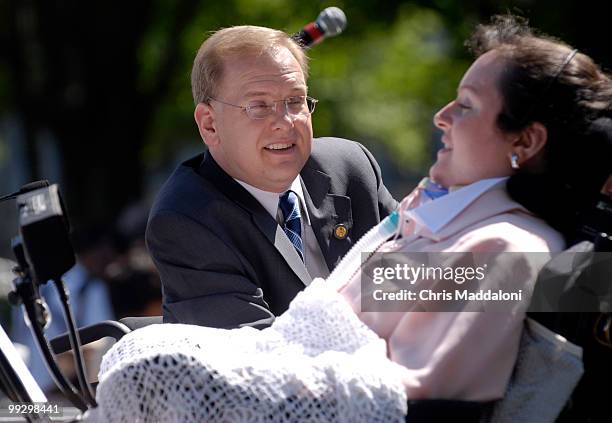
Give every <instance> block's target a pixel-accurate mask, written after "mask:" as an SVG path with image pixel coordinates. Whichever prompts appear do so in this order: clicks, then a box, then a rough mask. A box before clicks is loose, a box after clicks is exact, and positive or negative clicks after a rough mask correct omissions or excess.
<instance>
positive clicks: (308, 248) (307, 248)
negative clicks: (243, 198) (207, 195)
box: [234, 175, 329, 279]
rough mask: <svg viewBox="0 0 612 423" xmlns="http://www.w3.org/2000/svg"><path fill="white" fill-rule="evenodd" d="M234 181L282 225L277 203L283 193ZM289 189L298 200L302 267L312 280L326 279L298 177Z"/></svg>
mask: <svg viewBox="0 0 612 423" xmlns="http://www.w3.org/2000/svg"><path fill="white" fill-rule="evenodd" d="M234 180H235V181H236V182H238V183H239V184H240V185H242V186H243V187H244V189H246V190H247V191H248V192H249V194H251V195H252V196H253V197H255V199H256V200H257V201H259V203H260V204H261V205H262V206H263V208H264V209H266V211H267V212H268V213H270V216H272V218H273V219H274V220H276V221H277V222H279V224H282V223H283V220H284V219H283V214H282V212H281V211H280V210H279V207H278V202H279V200H280V197H281V195H283V194H284V193H283V192H281V193H278V192H268V191H263V190H261V189H259V188H256V187H254V186H252V185H249V184H247V183H246V182H243V181H239V180H238V179H234ZM289 189H290V190H291V191H293V192H295V193H296V195H297V197H298V198H299V203H300V211H301V222H302V241H303V242H304V265H305V266H306V270H307V271H308V273H309V274H310V276H311V278H313V279H314V278H319V277H320V278H326V277H327V276H328V275H329V269H328V268H327V264H326V263H325V258H324V257H323V253H322V252H321V247H319V242H318V241H317V238H316V236H315V234H314V231H313V229H312V225H311V224H310V216H309V215H308V209H307V208H306V201H305V200H304V190H303V188H302V182H301V178H300V175H298V176H297V177H296V178H295V179H294V180H293V182H292V183H291V186H290V187H289ZM287 239H289V238H287ZM290 242H291V241H290Z"/></svg>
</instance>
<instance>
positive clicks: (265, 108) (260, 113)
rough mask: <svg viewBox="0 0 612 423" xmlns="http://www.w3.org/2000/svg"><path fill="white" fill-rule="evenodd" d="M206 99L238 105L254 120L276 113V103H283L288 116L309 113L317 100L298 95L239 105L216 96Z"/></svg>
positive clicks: (233, 105) (313, 108) (228, 104)
mask: <svg viewBox="0 0 612 423" xmlns="http://www.w3.org/2000/svg"><path fill="white" fill-rule="evenodd" d="M208 100H213V101H216V102H218V103H221V104H225V105H227V106H232V107H238V108H239V109H242V110H244V111H245V112H246V114H247V116H248V117H249V118H251V119H254V120H260V119H265V118H267V117H268V116H272V115H273V114H275V113H276V105H277V104H278V103H284V104H285V111H286V112H287V114H288V115H290V116H299V115H302V116H303V115H310V114H312V113H313V112H314V110H315V106H316V105H317V102H318V101H319V100H317V99H314V98H312V97H308V96H304V95H298V96H294V97H288V98H285V99H284V100H277V101H274V102H272V103H266V102H263V101H250V102H249V103H247V105H246V106H239V105H237V104H231V103H226V102H225V101H221V100H217V99H216V98H212V97H208Z"/></svg>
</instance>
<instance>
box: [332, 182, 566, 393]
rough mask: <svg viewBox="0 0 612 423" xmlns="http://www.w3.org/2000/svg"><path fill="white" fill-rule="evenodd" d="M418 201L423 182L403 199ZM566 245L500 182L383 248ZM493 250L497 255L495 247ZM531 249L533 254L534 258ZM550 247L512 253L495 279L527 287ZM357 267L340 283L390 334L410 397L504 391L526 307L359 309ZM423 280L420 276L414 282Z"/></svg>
mask: <svg viewBox="0 0 612 423" xmlns="http://www.w3.org/2000/svg"><path fill="white" fill-rule="evenodd" d="M419 203H420V189H416V190H415V191H413V193H412V194H410V195H409V196H408V197H407V198H406V199H404V201H403V202H402V205H403V206H404V207H406V208H407V209H411V208H413V207H415V205H418V204H419ZM563 249H564V242H563V239H562V237H561V235H560V234H559V233H558V232H556V231H555V230H553V229H552V228H550V227H549V226H548V225H546V223H544V222H543V221H542V220H540V219H538V218H536V217H535V216H533V215H532V214H530V213H529V212H528V211H527V210H526V209H525V208H523V207H522V206H521V205H520V204H518V203H516V202H514V201H513V200H512V199H510V198H509V196H508V195H507V193H506V190H505V183H501V184H497V185H495V186H493V187H492V188H490V189H489V190H488V191H486V192H484V194H482V195H481V196H480V197H478V198H477V199H476V200H475V201H474V202H472V203H471V204H470V205H468V206H467V207H466V208H465V209H463V211H462V212H460V213H459V214H458V215H457V216H455V218H454V219H452V220H451V221H450V222H448V223H447V224H446V225H445V226H443V227H442V228H441V229H440V230H438V231H437V232H436V233H431V232H430V231H429V230H427V229H426V227H424V226H420V225H419V224H418V223H416V222H415V221H411V222H409V223H408V224H407V225H405V227H404V228H403V231H402V237H401V238H399V239H398V240H396V241H389V242H387V243H385V244H384V245H383V246H382V247H381V248H380V249H379V250H378V251H380V252H418V251H421V252H471V253H474V252H516V253H523V252H544V253H546V252H549V253H556V252H559V251H561V250H563ZM491 256H494V255H493V254H492V255H491ZM533 256H537V258H535V259H534V257H533ZM548 256H549V255H548V254H538V255H533V254H532V255H528V254H513V255H512V257H513V258H514V257H516V260H513V263H506V264H505V265H503V266H502V267H504V268H503V269H502V268H500V267H499V266H498V267H495V266H494V263H493V262H491V263H490V266H489V273H490V274H491V275H495V277H496V278H497V279H499V281H498V282H501V283H502V284H511V285H512V286H515V287H521V288H524V289H523V290H524V291H525V292H527V293H528V292H529V291H530V289H531V288H532V287H533V284H534V282H535V280H536V277H537V273H538V271H539V270H540V269H541V267H542V266H543V265H544V263H545V261H546V259H547V257H548ZM360 279H361V274H357V275H356V277H354V278H353V279H352V280H351V281H350V282H349V283H348V284H347V285H345V286H344V287H343V288H341V289H340V292H341V293H342V294H343V295H344V296H345V298H346V299H347V301H348V302H349V303H350V304H351V306H352V307H353V310H354V311H355V312H356V313H357V315H358V316H359V318H360V319H361V320H362V321H363V322H364V323H366V324H367V325H368V326H369V327H370V328H371V329H372V330H374V331H375V332H376V333H377V334H378V335H379V336H380V337H382V338H384V339H385V340H386V341H387V346H388V355H389V357H390V358H391V359H392V360H393V361H395V362H396V363H399V364H402V365H403V366H404V367H405V374H404V375H403V380H404V384H405V386H406V391H407V394H408V398H412V399H422V398H446V399H462V400H472V401H487V400H492V399H497V398H501V397H502V396H503V394H504V392H505V389H506V385H507V383H508V380H509V378H510V375H511V372H512V368H513V366H514V363H515V360H516V356H517V352H518V346H519V340H520V335H521V331H522V328H523V320H524V317H525V315H524V312H522V311H518V312H417V311H408V312H361V301H360V300H361V296H362V294H363V295H365V293H362V292H361V284H360V282H361V280H360ZM417 283H425V282H417Z"/></svg>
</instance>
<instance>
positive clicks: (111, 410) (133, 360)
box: [88, 279, 406, 423]
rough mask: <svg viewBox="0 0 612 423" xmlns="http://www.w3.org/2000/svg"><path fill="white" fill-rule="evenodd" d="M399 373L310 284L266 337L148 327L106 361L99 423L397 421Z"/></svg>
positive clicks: (345, 312) (348, 315) (345, 309)
mask: <svg viewBox="0 0 612 423" xmlns="http://www.w3.org/2000/svg"><path fill="white" fill-rule="evenodd" d="M402 373H403V371H402V367H401V366H398V365H396V364H394V363H392V362H391V361H389V360H388V359H387V358H386V346H385V342H384V341H383V340H382V339H380V338H378V336H377V335H376V334H375V333H373V332H372V331H370V330H369V329H368V328H367V327H366V326H365V325H363V323H362V322H361V321H360V320H359V319H358V318H357V317H356V316H355V314H354V313H353V312H352V310H351V309H350V307H349V306H348V304H347V303H346V302H345V301H344V300H343V299H342V297H341V296H340V295H339V294H337V293H336V292H335V291H334V290H333V289H331V288H330V287H329V286H328V285H326V284H325V281H323V280H320V279H317V280H315V281H313V283H312V284H311V285H310V286H309V287H308V288H307V289H306V290H305V291H303V292H302V293H300V294H299V295H298V296H297V297H296V298H295V299H294V300H293V302H292V303H291V306H290V307H289V310H288V311H287V312H286V313H284V314H283V315H282V316H280V317H279V318H277V320H276V321H275V322H274V324H273V325H272V326H271V327H270V328H267V329H264V330H262V331H258V330H256V329H253V328H242V329H237V330H221V329H212V328H204V327H199V326H189V325H179V324H173V325H169V324H168V325H153V326H149V327H146V328H143V329H140V330H137V331H134V332H132V333H130V334H129V335H126V336H125V337H124V338H123V339H122V340H121V341H120V342H118V343H117V344H116V345H115V346H114V347H113V348H112V349H111V350H110V351H109V352H108V353H107V354H106V355H105V357H104V359H103V362H102V366H101V369H100V375H99V380H100V383H99V385H98V390H97V401H98V404H99V407H98V408H97V409H95V410H93V412H90V413H89V416H88V421H96V422H98V421H100V422H102V421H103V422H137V421H140V422H144V421H146V422H151V421H161V422H188V421H194V422H202V421H206V422H270V421H273V422H298V421H299V422H302V421H305V422H306V421H307V422H326V423H327V422H401V421H403V420H404V418H405V417H404V416H405V414H406V394H405V391H404V387H403V385H402V382H401V375H402Z"/></svg>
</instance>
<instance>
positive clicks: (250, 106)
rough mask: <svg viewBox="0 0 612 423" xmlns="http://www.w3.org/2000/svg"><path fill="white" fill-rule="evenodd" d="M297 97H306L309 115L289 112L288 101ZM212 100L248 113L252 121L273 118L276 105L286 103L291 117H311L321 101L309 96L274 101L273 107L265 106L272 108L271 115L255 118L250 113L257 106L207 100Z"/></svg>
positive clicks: (208, 98) (287, 111)
mask: <svg viewBox="0 0 612 423" xmlns="http://www.w3.org/2000/svg"><path fill="white" fill-rule="evenodd" d="M296 97H304V101H305V102H306V110H307V113H302V112H300V113H295V114H294V113H290V112H289V104H288V101H289V99H291V98H296ZM210 100H213V101H216V102H217V103H221V104H225V105H226V106H232V107H237V108H239V109H242V110H243V111H244V112H245V113H246V115H247V116H248V118H249V119H251V120H264V119H266V118H268V117H270V116H273V115H274V114H275V113H276V112H277V106H276V105H277V103H280V102H284V103H285V113H287V114H288V115H289V116H299V115H300V114H301V115H303V116H310V115H312V114H313V113H314V111H315V109H316V107H317V103H318V102H319V100H317V99H316V98H313V97H310V96H307V95H294V96H291V97H287V98H284V99H282V100H274V101H273V102H272V105H270V104H268V103H265V106H267V107H270V106H271V107H272V109H271V113H270V114H268V115H266V116H263V117H253V116H252V115H251V112H250V111H251V109H252V108H253V107H255V105H247V106H239V105H238V104H232V103H228V102H225V101H222V100H219V99H216V98H214V97H207V98H206V101H207V102H208V101H210ZM308 100H310V101H311V102H312V110H310V108H309V107H308Z"/></svg>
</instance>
